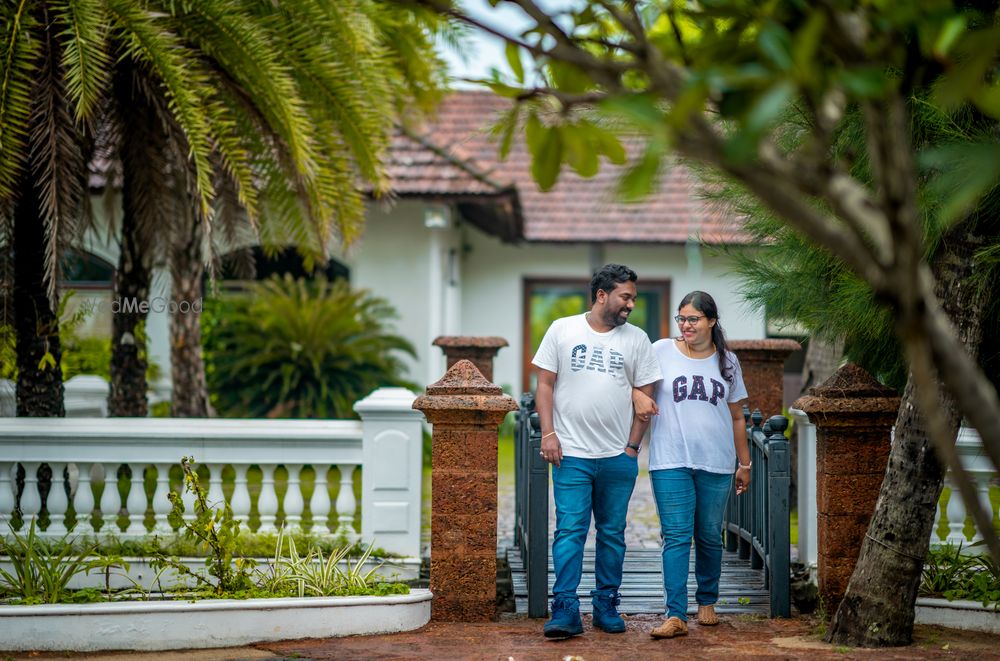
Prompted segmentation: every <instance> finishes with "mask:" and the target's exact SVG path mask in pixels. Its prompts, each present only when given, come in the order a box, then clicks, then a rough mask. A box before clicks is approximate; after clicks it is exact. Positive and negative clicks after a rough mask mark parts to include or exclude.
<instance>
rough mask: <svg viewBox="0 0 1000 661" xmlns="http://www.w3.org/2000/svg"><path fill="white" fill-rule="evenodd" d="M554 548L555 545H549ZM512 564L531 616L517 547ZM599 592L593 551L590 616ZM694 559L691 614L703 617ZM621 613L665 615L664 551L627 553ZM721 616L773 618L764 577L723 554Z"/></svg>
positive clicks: (522, 604)
mask: <svg viewBox="0 0 1000 661" xmlns="http://www.w3.org/2000/svg"><path fill="white" fill-rule="evenodd" d="M549 548H551V543H550V545H549ZM507 560H508V562H509V563H510V570H511V574H512V578H513V583H514V601H515V603H516V606H517V612H518V613H522V614H526V613H527V612H528V583H527V577H526V574H525V573H524V562H523V561H522V559H521V554H520V552H519V551H518V549H517V547H516V546H515V545H513V544H511V545H509V546H507ZM554 580H555V576H554V574H553V572H552V558H551V557H550V558H549V598H550V599H551V596H552V593H551V591H552V583H553V581H554ZM593 588H594V549H593V548H587V549H585V550H584V554H583V580H582V581H581V582H580V589H579V595H580V611H581V612H584V613H589V612H590V611H591V605H590V591H591V590H592V589H593ZM695 589H696V587H695V580H694V554H693V552H692V556H691V571H690V574H689V578H688V600H689V602H690V605H689V607H688V612H689V614H692V615H693V614H694V613H696V612H697V606H695V605H694V593H695ZM621 596H622V602H621V606H620V607H619V608H620V610H621V612H623V613H629V614H635V613H663V576H662V571H661V559H660V550H659V549H655V548H628V549H626V551H625V571H624V574H623V576H622V588H621ZM716 611H718V612H719V613H723V614H726V613H729V614H734V613H737V614H739V613H743V614H745V613H754V614H759V615H764V616H767V614H768V612H769V596H768V593H767V588H766V586H765V583H764V571H763V570H757V569H751V568H750V561H749V560H740V558H739V557H738V556H737V554H736V553H729V552H726V551H723V556H722V579H721V580H720V582H719V603H718V604H716Z"/></svg>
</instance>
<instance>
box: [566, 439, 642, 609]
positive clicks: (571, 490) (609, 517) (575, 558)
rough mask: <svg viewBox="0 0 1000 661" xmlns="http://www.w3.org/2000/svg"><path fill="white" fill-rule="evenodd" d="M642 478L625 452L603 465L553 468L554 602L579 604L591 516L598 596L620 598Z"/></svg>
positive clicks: (574, 461) (570, 463) (573, 463)
mask: <svg viewBox="0 0 1000 661" xmlns="http://www.w3.org/2000/svg"><path fill="white" fill-rule="evenodd" d="M638 474H639V462H638V460H637V459H634V458H632V457H630V456H628V455H627V454H625V453H624V452H623V453H621V454H620V455H617V456H615V457H605V458H602V459H584V458H581V457H563V459H562V465H561V466H559V467H558V468H557V467H555V466H553V467H552V486H553V493H554V495H555V503H556V534H555V538H554V539H553V541H552V566H553V568H554V569H555V573H556V581H555V584H554V585H553V586H552V595H553V597H560V596H562V597H564V598H568V599H572V600H574V601H577V600H578V598H577V595H576V590H577V588H579V587H580V576H581V574H582V573H583V545H584V543H585V542H586V541H587V532H588V531H589V530H590V517H591V513H593V517H594V525H595V527H596V528H597V549H596V551H597V555H596V559H595V564H594V577H595V579H596V588H597V589H596V590H595V592H596V593H604V594H607V593H610V592H614V593H617V592H618V588H619V587H621V584H622V563H624V562H625V518H626V517H625V515H626V514H627V513H628V501H629V499H630V498H631V497H632V490H633V489H634V488H635V478H636V476H637V475H638Z"/></svg>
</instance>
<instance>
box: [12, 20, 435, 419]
mask: <svg viewBox="0 0 1000 661" xmlns="http://www.w3.org/2000/svg"><path fill="white" fill-rule="evenodd" d="M0 17H2V18H3V26H4V31H3V34H2V36H3V52H4V57H3V60H2V61H3V65H2V66H3V69H2V70H0V144H2V151H0V200H3V201H5V202H6V203H7V204H8V208H7V209H5V210H4V213H3V218H4V222H3V226H4V228H5V232H6V234H9V235H11V236H12V238H13V241H12V243H13V245H14V248H15V251H16V252H15V259H16V263H15V280H16V282H15V285H14V296H13V299H14V314H15V321H16V326H17V329H16V330H17V352H18V365H19V366H20V367H21V368H22V369H21V371H20V372H19V381H18V411H19V414H20V415H54V414H55V415H58V414H60V412H61V406H62V404H61V401H62V396H61V388H62V386H61V379H60V378H59V370H58V366H59V346H58V336H57V334H56V333H57V329H58V324H57V320H56V319H55V315H54V313H53V310H54V309H55V301H56V283H57V281H58V278H57V272H58V263H57V262H58V260H57V257H58V255H59V253H60V248H61V247H62V246H64V245H65V244H66V242H67V241H68V240H69V239H70V238H71V237H72V236H73V234H74V231H75V230H76V229H77V227H78V223H76V221H77V219H79V218H80V217H82V216H83V208H84V204H83V203H84V195H83V192H82V191H83V190H84V186H83V179H82V178H83V176H84V173H85V169H84V167H83V164H84V163H85V162H86V161H87V157H88V156H90V155H91V151H90V149H89V146H90V145H94V149H95V151H96V153H97V154H98V155H100V156H101V157H102V159H103V160H107V161H108V162H110V163H111V171H112V172H114V171H119V172H121V173H122V185H123V207H124V209H123V211H124V213H123V217H122V240H121V245H122V251H121V260H120V264H119V273H118V277H117V278H116V288H117V290H118V294H119V295H122V294H124V295H128V296H136V295H142V294H143V293H144V292H148V289H149V264H150V263H151V255H150V250H151V249H157V248H159V249H160V250H162V251H163V253H164V254H166V253H167V252H168V249H169V243H170V237H171V236H177V237H178V241H182V242H183V245H187V246H188V248H187V250H186V251H185V250H181V251H179V252H180V253H181V254H183V255H185V256H186V257H188V258H189V260H188V263H183V261H181V262H180V263H179V264H178V263H176V262H175V265H174V266H175V268H174V271H175V272H177V273H183V274H185V276H186V277H185V279H183V280H181V281H180V282H179V284H180V285H181V286H179V287H178V288H176V291H175V294H177V293H180V294H181V295H185V294H186V293H187V292H186V291H185V289H186V288H185V287H184V284H185V282H189V281H190V282H198V283H199V286H200V268H201V264H202V263H203V255H205V254H207V253H208V252H209V250H208V249H210V247H211V245H212V244H213V238H214V235H215V233H216V232H218V233H219V234H220V235H222V236H223V237H230V236H234V235H235V234H236V232H237V231H239V229H240V228H241V227H244V226H249V227H250V229H251V230H252V231H253V232H255V233H257V232H260V230H261V228H262V227H263V228H265V229H266V230H267V231H265V232H261V234H262V235H263V236H264V238H265V239H266V237H267V236H272V235H273V236H278V235H282V236H284V237H285V238H286V239H287V238H291V239H292V240H293V241H294V242H295V243H297V244H299V245H302V246H306V247H307V249H309V250H310V251H312V252H313V253H314V254H316V255H322V254H323V251H324V250H325V248H326V246H327V244H328V242H329V241H330V239H331V238H332V237H339V238H340V239H342V240H344V241H349V240H350V239H352V238H353V237H354V236H355V235H356V233H357V229H358V227H359V226H360V223H361V220H362V209H363V203H362V198H361V193H360V192H359V191H358V183H359V180H367V181H368V182H370V185H371V187H372V189H373V190H375V191H376V192H378V191H381V190H383V188H384V177H383V173H382V162H381V158H382V154H383V152H384V149H385V146H386V144H387V143H388V133H387V127H388V126H389V125H390V122H387V121H386V117H389V116H391V112H392V110H393V109H394V108H395V105H394V104H395V103H396V102H399V101H404V100H414V99H417V100H420V101H422V102H425V103H426V102H427V101H428V99H430V98H431V97H432V96H433V93H434V91H435V90H436V89H438V87H439V85H438V83H439V82H440V75H439V74H438V73H436V72H437V71H440V69H439V68H436V67H435V66H433V65H432V64H431V63H433V62H434V61H435V60H434V56H433V55H432V52H433V51H432V49H431V37H430V33H429V28H430V27H431V26H433V25H434V24H435V22H437V24H440V21H439V19H436V18H431V17H430V15H429V14H424V15H418V14H415V13H411V12H401V13H395V12H392V11H390V10H389V9H388V8H387V7H385V6H383V5H381V4H379V3H374V2H371V1H366V0H347V1H338V2H337V3H331V2H325V1H323V0H295V1H294V2H286V3H282V4H281V5H280V6H277V5H276V4H275V3H262V2H256V1H255V0H205V1H203V2H197V3H176V2H170V1H169V0H163V1H157V0H150V1H147V2H141V3H140V2H135V1H134V0H80V1H79V2H75V3H62V2H50V1H47V0H21V1H20V2H18V3H15V4H11V3H5V4H4V6H3V8H2V9H0ZM390 37H391V39H392V41H389V42H387V39H389V38H390ZM31 182H38V183H37V185H35V186H32V185H31ZM171 209H174V210H176V209H182V210H183V212H182V213H179V214H171V213H169V210H171ZM175 218H181V219H182V220H183V222H177V223H174V219H175ZM263 221H266V223H265V224H264V225H261V222H263ZM173 225H177V226H178V228H179V229H182V230H183V229H185V228H186V229H187V230H188V231H186V232H177V231H173V230H172V227H173ZM196 230H197V232H200V233H201V235H200V237H199V236H198V235H197V233H196ZM193 235H194V236H193ZM174 243H175V244H176V242H174ZM173 252H174V253H175V254H177V253H178V251H177V250H174V251H173ZM42 256H44V262H43V260H41V259H40V258H41V257H42ZM39 263H44V264H45V270H44V274H42V275H39V273H38V269H37V264H39ZM192 273H194V274H195V275H196V276H197V277H194V278H191V277H190V276H191V275H192ZM175 319H177V317H175ZM141 323H142V316H141V314H140V315H137V316H129V315H124V316H122V318H121V319H116V320H115V324H114V333H115V337H114V338H113V350H114V357H113V359H112V366H113V368H114V372H115V376H113V378H112V395H111V405H112V411H113V412H114V413H116V414H142V413H144V406H145V403H144V400H145V397H144V393H145V376H144V366H143V365H142V361H141V359H140V358H139V356H140V355H141V350H140V349H141V347H138V346H136V342H137V341H140V340H139V338H140V337H141V334H139V333H137V332H136V330H137V328H138V326H139V325H140V324H141ZM196 332H197V320H196V319H195V322H194V324H193V325H192V324H191V323H187V324H184V326H183V327H182V328H181V329H180V332H175V337H174V339H173V344H174V345H175V346H187V347H189V348H190V347H198V346H199V343H198V342H197V341H195V340H194V339H192V338H191V337H190V336H191V334H192V333H196ZM185 336H186V337H185ZM198 351H199V350H198V349H195V350H194V351H192V352H189V355H191V356H193V357H194V359H195V360H199V359H198ZM182 375H183V371H182ZM202 379H203V377H202ZM180 381H181V382H180V383H178V384H177V385H178V387H179V388H180V389H182V390H184V389H186V387H187V385H188V384H187V383H185V382H184V381H185V380H184V379H183V378H182V379H180ZM194 389H197V385H196V387H195V388H194ZM201 390H202V391H203V386H201ZM182 412H185V411H182ZM186 412H187V413H189V414H190V413H201V414H204V411H186Z"/></svg>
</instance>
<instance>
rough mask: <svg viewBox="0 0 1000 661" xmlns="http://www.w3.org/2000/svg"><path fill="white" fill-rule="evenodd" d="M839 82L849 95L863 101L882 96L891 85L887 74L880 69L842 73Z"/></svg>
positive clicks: (849, 70) (850, 70)
mask: <svg viewBox="0 0 1000 661" xmlns="http://www.w3.org/2000/svg"><path fill="white" fill-rule="evenodd" d="M837 80H838V81H839V82H840V84H841V85H843V86H844V89H845V90H846V91H847V92H848V94H851V95H852V96H855V97H860V98H863V99H871V98H876V97H879V96H882V94H883V93H884V92H885V90H886V88H887V87H888V84H889V80H888V78H887V77H886V74H885V72H884V71H883V70H882V69H881V68H878V67H863V68H860V69H847V70H844V71H840V72H839V73H838V75H837Z"/></svg>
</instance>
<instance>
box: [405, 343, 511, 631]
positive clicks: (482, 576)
mask: <svg viewBox="0 0 1000 661" xmlns="http://www.w3.org/2000/svg"><path fill="white" fill-rule="evenodd" d="M413 408H415V409H417V410H418V411H422V412H423V414H424V416H425V417H426V418H427V421H428V422H429V423H431V424H432V425H433V427H434V439H433V444H432V452H431V494H432V496H431V592H433V593H434V601H433V603H432V605H431V617H432V619H434V620H438V621H446V622H485V621H492V620H495V619H496V577H497V575H496V553H497V426H498V425H499V424H500V422H501V421H502V420H503V418H504V416H505V415H507V412H508V411H514V410H516V409H517V404H516V403H515V402H514V400H513V399H512V398H511V397H508V396H507V395H504V394H503V392H502V391H501V390H500V388H499V387H498V386H495V385H493V384H492V383H490V382H489V381H487V380H486V378H485V377H484V376H483V375H482V374H481V373H480V372H479V370H477V369H476V366H475V365H473V364H472V363H471V362H470V361H468V360H459V361H458V362H457V363H455V364H454V365H453V366H452V367H451V368H450V369H449V370H448V372H447V373H446V374H445V375H444V376H443V377H442V378H441V380H440V381H438V382H437V383H433V384H431V385H429V386H427V392H426V393H425V394H424V395H421V396H420V397H418V398H417V401H415V402H414V403H413Z"/></svg>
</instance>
